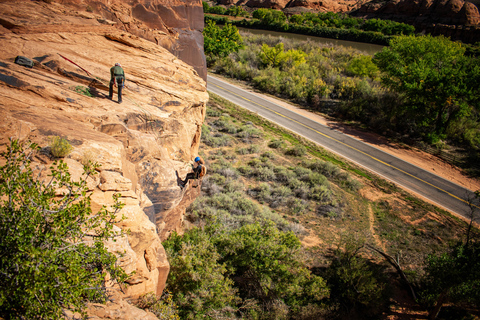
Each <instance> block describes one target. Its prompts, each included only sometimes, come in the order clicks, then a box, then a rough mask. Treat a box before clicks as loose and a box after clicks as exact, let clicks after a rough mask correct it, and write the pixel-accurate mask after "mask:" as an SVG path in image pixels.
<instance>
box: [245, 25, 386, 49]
mask: <svg viewBox="0 0 480 320" xmlns="http://www.w3.org/2000/svg"><path fill="white" fill-rule="evenodd" d="M237 28H238V27H237ZM238 30H239V31H240V32H249V33H251V34H264V35H271V36H274V37H283V38H288V39H295V40H303V41H306V40H311V41H315V42H319V43H325V44H332V45H334V46H344V47H352V48H354V49H357V50H360V51H362V52H364V53H367V54H370V55H373V54H375V53H377V52H379V51H382V48H383V47H384V46H381V45H378V44H370V43H363V42H355V41H346V40H337V39H329V38H320V37H313V36H306V35H303V34H294V33H287V32H277V31H270V30H258V29H247V28H238Z"/></svg>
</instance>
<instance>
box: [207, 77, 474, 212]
mask: <svg viewBox="0 0 480 320" xmlns="http://www.w3.org/2000/svg"><path fill="white" fill-rule="evenodd" d="M214 86H216V87H217V88H219V89H222V90H224V91H227V92H229V93H231V94H232V95H235V96H237V97H240V98H242V99H243V100H246V101H248V102H250V103H253V104H255V105H257V106H259V107H261V108H264V109H267V110H269V111H270V112H273V113H275V114H276V115H278V116H280V117H283V118H285V119H288V120H290V121H293V122H295V123H297V124H299V125H301V126H303V127H305V128H307V129H309V130H311V131H314V132H316V133H317V134H319V135H321V136H324V137H326V138H328V139H330V140H333V141H335V142H338V143H340V144H342V145H344V146H346V147H348V148H350V149H352V150H355V151H357V152H359V153H361V154H363V155H365V156H367V157H369V158H371V159H373V160H375V161H377V162H379V163H382V164H383V165H385V166H387V167H390V168H392V169H395V170H397V171H400V172H402V173H403V174H406V175H407V176H410V177H412V178H414V179H416V180H418V181H421V182H423V183H425V184H427V185H429V186H431V187H433V188H435V189H437V190H439V191H442V192H444V193H446V194H448V195H449V196H451V197H453V198H455V199H457V200H460V201H462V202H464V203H466V204H467V205H468V204H469V203H468V201H465V200H463V199H462V198H459V197H457V196H456V195H454V194H452V193H450V192H448V191H446V190H443V189H442V188H439V187H437V186H435V185H433V184H431V183H430V182H427V181H425V180H423V179H420V178H418V177H416V176H414V175H412V174H410V173H408V172H406V171H404V170H402V169H400V168H397V167H395V166H392V165H391V164H388V163H386V162H384V161H382V160H380V159H378V158H375V157H373V156H371V155H369V154H368V153H365V152H363V151H362V150H359V149H357V148H355V147H352V146H351V145H348V144H346V143H344V142H342V141H340V140H337V139H335V138H333V137H331V136H329V135H327V134H325V133H323V132H320V131H318V130H316V129H314V128H312V127H310V126H307V125H306V124H303V123H301V122H299V121H297V120H295V119H292V118H290V117H287V116H286V115H284V114H281V113H279V112H277V111H275V110H272V109H270V108H268V107H266V106H264V105H261V104H259V103H257V102H255V101H253V100H250V99H247V98H245V97H243V96H241V95H239V94H237V93H235V92H233V91H230V90H228V89H225V88H223V87H220V86H218V85H216V84H214ZM474 206H475V205H474ZM475 207H476V208H478V209H480V208H479V207H477V206H475Z"/></svg>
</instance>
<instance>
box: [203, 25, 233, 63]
mask: <svg viewBox="0 0 480 320" xmlns="http://www.w3.org/2000/svg"><path fill="white" fill-rule="evenodd" d="M203 38H204V51H205V54H206V55H207V57H209V58H210V59H213V58H214V57H226V56H227V55H229V54H230V53H232V52H236V51H238V50H239V49H240V48H242V47H243V41H242V37H241V36H240V33H239V32H238V29H237V27H235V26H233V25H231V24H228V23H227V24H226V25H225V26H224V27H223V28H220V27H218V26H217V25H216V23H215V22H214V21H211V20H208V22H207V26H206V27H205V28H204V29H203Z"/></svg>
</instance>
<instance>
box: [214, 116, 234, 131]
mask: <svg viewBox="0 0 480 320" xmlns="http://www.w3.org/2000/svg"><path fill="white" fill-rule="evenodd" d="M212 127H214V128H215V129H217V130H218V131H221V132H227V133H229V134H235V133H237V132H238V131H239V128H238V126H236V125H235V124H233V123H231V122H230V119H229V117H226V116H221V117H220V118H218V119H217V120H215V121H214V122H213V123H212Z"/></svg>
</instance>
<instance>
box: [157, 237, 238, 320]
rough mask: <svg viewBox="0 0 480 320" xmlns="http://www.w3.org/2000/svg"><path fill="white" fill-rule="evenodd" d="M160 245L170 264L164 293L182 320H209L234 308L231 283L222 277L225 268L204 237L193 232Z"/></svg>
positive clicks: (211, 245)
mask: <svg viewBox="0 0 480 320" xmlns="http://www.w3.org/2000/svg"><path fill="white" fill-rule="evenodd" d="M162 244H163V246H164V247H165V251H166V252H167V256H168V261H169V263H170V272H169V274H168V279H167V290H169V291H171V292H172V294H173V299H174V302H175V304H176V305H177V306H178V314H179V315H180V317H181V318H182V319H195V318H197V317H199V316H200V317H205V318H211V317H212V315H213V314H215V313H220V314H222V313H223V312H222V310H225V309H226V307H229V306H235V305H236V303H237V302H238V297H237V296H236V290H235V288H234V287H233V284H234V283H233V281H232V280H231V279H230V278H228V277H226V276H225V273H226V271H227V269H226V267H225V264H223V263H221V262H220V259H221V255H220V254H219V253H218V251H217V250H216V248H215V245H214V244H213V243H212V241H211V239H210V237H209V236H208V234H206V233H204V232H202V230H201V229H197V228H195V229H192V230H190V231H188V232H186V233H185V234H184V235H183V236H179V235H178V234H176V233H174V234H172V235H171V236H170V238H168V239H167V240H166V241H164V242H163V243H162ZM228 314H229V312H227V314H225V315H228Z"/></svg>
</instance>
